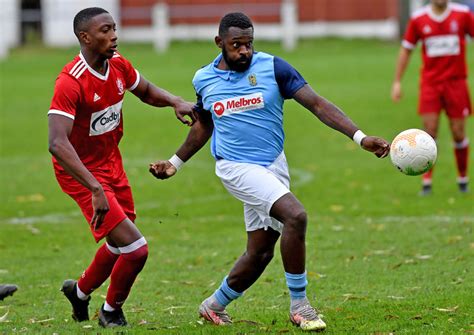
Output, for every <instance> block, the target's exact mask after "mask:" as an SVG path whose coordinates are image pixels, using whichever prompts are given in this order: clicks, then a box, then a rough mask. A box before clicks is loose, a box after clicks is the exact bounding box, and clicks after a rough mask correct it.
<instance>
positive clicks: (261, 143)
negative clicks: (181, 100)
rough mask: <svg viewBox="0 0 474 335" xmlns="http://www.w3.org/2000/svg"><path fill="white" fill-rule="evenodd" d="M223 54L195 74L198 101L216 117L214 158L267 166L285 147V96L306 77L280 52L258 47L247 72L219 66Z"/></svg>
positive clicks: (293, 91)
mask: <svg viewBox="0 0 474 335" xmlns="http://www.w3.org/2000/svg"><path fill="white" fill-rule="evenodd" d="M221 58H222V54H220V55H219V56H218V57H217V58H216V59H215V60H214V61H213V62H212V63H211V64H209V65H207V66H205V67H203V68H202V69H200V70H198V71H197V72H196V74H195V76H194V78H193V85H194V89H195V90H196V94H197V96H198V107H199V108H201V109H204V111H202V112H205V111H209V112H211V114H212V120H213V122H214V132H213V134H212V140H211V152H212V155H213V156H214V158H215V159H226V160H230V161H234V162H242V163H253V164H258V165H262V166H268V165H270V164H271V163H273V162H274V161H275V159H276V158H277V157H278V156H279V155H280V153H281V152H282V151H283V141H284V138H285V134H284V132H283V102H284V99H289V98H292V97H293V95H294V94H295V93H296V91H298V90H299V89H300V88H301V87H303V86H304V85H305V84H306V82H305V80H304V79H303V77H302V76H301V75H300V74H299V73H298V72H297V71H296V70H295V69H294V68H293V67H292V66H291V65H289V64H288V63H286V62H285V61H283V60H282V59H280V58H278V57H274V56H272V55H269V54H266V53H263V52H255V53H254V54H253V57H252V62H251V65H250V67H249V68H248V69H247V71H245V72H235V71H223V70H220V69H218V68H217V65H218V64H219V62H220V60H221Z"/></svg>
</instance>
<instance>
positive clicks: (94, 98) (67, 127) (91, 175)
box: [48, 7, 194, 327]
mask: <svg viewBox="0 0 474 335" xmlns="http://www.w3.org/2000/svg"><path fill="white" fill-rule="evenodd" d="M73 27H74V33H75V35H76V36H77V38H78V40H79V44H80V48H81V51H80V53H79V55H78V56H76V57H75V58H74V60H73V61H72V62H70V63H69V64H67V65H66V66H65V67H64V68H63V70H62V71H61V73H60V74H59V76H58V78H57V79H56V85H55V89H54V96H53V99H52V103H51V107H50V109H49V112H48V123H49V151H50V152H51V154H52V155H53V165H54V170H55V174H56V178H57V180H58V182H59V185H60V186H61V188H62V190H63V191H64V192H65V193H67V194H68V195H69V196H71V197H72V198H73V199H74V200H75V201H76V202H77V204H78V205H79V207H80V208H81V210H82V213H83V214H84V216H85V218H86V219H87V221H88V222H89V225H90V229H91V231H92V234H93V236H94V238H95V240H96V242H99V241H100V240H101V239H103V238H105V239H106V242H105V243H104V244H103V245H102V246H101V247H100V248H99V249H98V251H97V253H96V255H95V257H94V259H93V261H92V263H91V264H90V265H89V267H88V268H87V269H86V270H85V271H84V273H83V274H82V275H81V277H80V278H79V280H78V281H75V280H66V281H65V282H64V283H63V286H62V291H63V293H64V294H65V296H66V297H67V298H68V300H69V301H70V303H71V305H72V307H73V314H72V317H73V318H74V320H76V321H84V320H88V319H89V314H88V305H89V301H90V294H91V293H92V292H93V291H94V290H95V289H96V288H98V287H100V285H101V284H102V283H103V282H104V281H105V280H106V279H107V278H108V277H109V276H110V286H109V288H108V291H107V297H106V299H105V303H104V304H103V305H102V307H101V308H100V310H99V324H100V325H101V326H103V327H115V326H125V325H126V324H127V321H126V320H125V317H124V315H123V311H122V305H123V303H124V301H125V300H126V298H127V296H128V294H129V292H130V289H131V287H132V285H133V282H134V281H135V278H136V277H137V275H138V273H139V272H140V271H141V270H142V268H143V266H144V265H145V261H146V259H147V256H148V246H147V242H146V240H145V238H144V237H143V235H142V234H141V232H140V230H139V229H138V228H137V227H136V226H135V224H134V220H135V209H134V204H133V198H132V193H131V189H130V186H129V183H128V180H127V176H126V175H125V172H124V169H123V165H122V157H121V155H120V151H119V149H118V144H119V142H120V139H121V137H122V133H123V119H122V103H123V98H124V94H125V91H127V90H128V91H131V92H132V93H133V94H134V95H136V96H137V97H138V98H140V99H141V100H142V101H143V102H145V103H147V104H150V105H153V106H156V107H165V106H171V107H173V108H174V110H175V113H176V116H177V118H178V119H180V120H181V121H182V122H183V123H187V124H191V123H192V121H193V120H194V115H193V111H192V107H193V104H191V103H188V102H185V101H184V100H183V99H181V98H180V97H176V96H174V95H172V94H170V93H168V92H167V91H165V90H162V89H160V88H158V87H156V86H154V85H153V84H152V83H150V82H148V81H147V80H146V79H144V78H143V77H142V76H140V74H139V73H138V71H137V70H135V69H134V67H133V66H132V65H131V64H130V62H129V61H127V60H126V59H125V58H124V57H123V56H121V55H120V54H119V53H118V52H117V35H116V33H115V22H114V20H113V18H112V16H111V15H110V14H109V13H108V12H107V11H106V10H104V9H102V8H96V7H93V8H86V9H84V10H82V11H80V12H79V13H78V14H77V15H76V16H75V18H74V24H73ZM186 117H191V120H189V119H187V118H186Z"/></svg>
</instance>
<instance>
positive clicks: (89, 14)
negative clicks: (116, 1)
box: [73, 7, 109, 38]
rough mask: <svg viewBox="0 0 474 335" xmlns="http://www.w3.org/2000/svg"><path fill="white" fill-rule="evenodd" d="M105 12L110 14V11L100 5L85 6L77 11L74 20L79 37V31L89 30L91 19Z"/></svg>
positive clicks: (76, 33)
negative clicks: (88, 24)
mask: <svg viewBox="0 0 474 335" xmlns="http://www.w3.org/2000/svg"><path fill="white" fill-rule="evenodd" d="M104 13H107V14H108V13H109V12H107V11H106V10H105V9H103V8H100V7H89V8H85V9H83V10H81V11H80V12H79V13H77V14H76V16H74V21H73V29H74V34H75V35H76V36H77V38H79V33H80V32H81V31H84V30H87V27H86V26H87V23H88V22H89V21H90V19H92V18H93V17H95V16H97V15H100V14H104Z"/></svg>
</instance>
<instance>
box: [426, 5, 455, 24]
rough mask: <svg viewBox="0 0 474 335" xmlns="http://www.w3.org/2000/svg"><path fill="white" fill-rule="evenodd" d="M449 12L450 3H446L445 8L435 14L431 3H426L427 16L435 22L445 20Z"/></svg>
mask: <svg viewBox="0 0 474 335" xmlns="http://www.w3.org/2000/svg"><path fill="white" fill-rule="evenodd" d="M449 14H451V3H448V6H447V7H446V10H445V11H444V12H443V13H442V14H441V15H436V14H435V13H434V12H433V8H432V7H431V5H428V16H429V17H430V18H431V19H432V20H434V21H436V22H443V21H444V20H446V18H447V17H448V16H449Z"/></svg>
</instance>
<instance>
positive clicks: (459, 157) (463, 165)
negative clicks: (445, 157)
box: [454, 138, 469, 178]
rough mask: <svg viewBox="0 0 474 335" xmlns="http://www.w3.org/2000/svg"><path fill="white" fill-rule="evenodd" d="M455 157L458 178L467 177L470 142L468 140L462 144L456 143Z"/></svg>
mask: <svg viewBox="0 0 474 335" xmlns="http://www.w3.org/2000/svg"><path fill="white" fill-rule="evenodd" d="M454 155H455V156H456V164H457V168H458V176H459V177H461V178H463V177H466V176H467V162H468V157H469V140H468V139H467V138H465V139H464V140H462V141H461V142H454Z"/></svg>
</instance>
